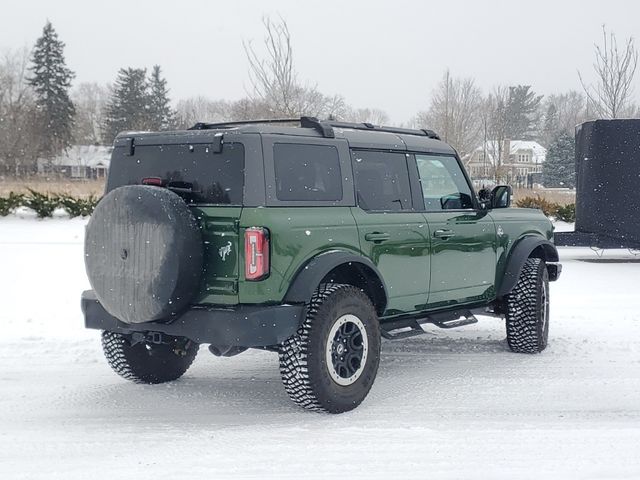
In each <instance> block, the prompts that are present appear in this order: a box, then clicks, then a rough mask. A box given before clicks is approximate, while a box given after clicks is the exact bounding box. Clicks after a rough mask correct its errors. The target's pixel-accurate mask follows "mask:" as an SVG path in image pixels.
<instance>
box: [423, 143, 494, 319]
mask: <svg viewBox="0 0 640 480" xmlns="http://www.w3.org/2000/svg"><path fill="white" fill-rule="evenodd" d="M415 159H416V163H417V166H418V174H419V177H420V184H421V186H422V194H423V196H424V203H425V213H424V216H425V218H426V220H427V223H428V224H429V230H430V232H431V233H430V234H431V288H430V292H429V307H430V308H438V307H444V306H452V305H457V304H463V303H474V302H479V301H483V300H486V299H487V298H490V297H491V296H493V295H494V293H495V285H494V283H495V274H496V261H497V255H496V229H495V225H494V223H493V220H492V219H491V217H490V216H489V215H487V212H486V211H485V210H479V209H475V208H474V206H475V205H474V201H473V196H472V193H471V187H470V186H469V182H468V181H467V179H466V177H465V175H464V173H463V171H462V167H461V166H460V164H459V162H458V159H457V158H456V157H455V156H453V155H423V154H416V155H415Z"/></svg>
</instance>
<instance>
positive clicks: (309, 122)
mask: <svg viewBox="0 0 640 480" xmlns="http://www.w3.org/2000/svg"><path fill="white" fill-rule="evenodd" d="M273 123H299V124H300V126H301V127H302V128H313V129H315V130H317V131H318V132H320V133H321V134H322V136H323V137H326V138H334V137H335V134H334V133H333V128H331V126H329V125H327V124H325V123H324V122H321V121H319V120H318V119H317V118H315V117H300V118H269V119H264V120H242V121H238V122H223V123H204V122H198V123H196V124H195V125H194V126H193V127H191V128H190V129H189V130H211V129H217V128H233V127H239V126H242V125H260V124H273Z"/></svg>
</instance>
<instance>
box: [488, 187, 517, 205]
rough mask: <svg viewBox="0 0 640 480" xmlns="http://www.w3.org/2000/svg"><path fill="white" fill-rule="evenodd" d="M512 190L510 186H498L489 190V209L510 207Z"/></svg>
mask: <svg viewBox="0 0 640 480" xmlns="http://www.w3.org/2000/svg"><path fill="white" fill-rule="evenodd" d="M512 192H513V191H512V189H511V186H510V185H498V186H497V187H495V188H494V189H493V190H491V198H490V202H489V208H509V207H510V206H511V195H512Z"/></svg>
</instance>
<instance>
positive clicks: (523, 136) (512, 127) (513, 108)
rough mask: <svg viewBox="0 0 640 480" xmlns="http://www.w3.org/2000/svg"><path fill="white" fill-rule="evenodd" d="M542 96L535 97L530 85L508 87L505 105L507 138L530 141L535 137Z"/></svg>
mask: <svg viewBox="0 0 640 480" xmlns="http://www.w3.org/2000/svg"><path fill="white" fill-rule="evenodd" d="M541 100H542V95H536V94H535V92H534V91H533V90H531V86H530V85H518V86H515V87H509V100H508V103H507V112H506V115H507V138H509V139H510V140H531V139H533V137H534V136H535V135H536V131H537V129H538V122H539V120H540V115H539V113H538V112H539V107H540V101H541Z"/></svg>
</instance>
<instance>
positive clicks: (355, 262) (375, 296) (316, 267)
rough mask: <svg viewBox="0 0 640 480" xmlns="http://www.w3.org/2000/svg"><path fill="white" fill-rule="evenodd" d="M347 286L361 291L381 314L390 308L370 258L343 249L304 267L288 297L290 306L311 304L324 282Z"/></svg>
mask: <svg viewBox="0 0 640 480" xmlns="http://www.w3.org/2000/svg"><path fill="white" fill-rule="evenodd" d="M332 282H334V283H347V284H349V285H353V286H355V287H358V288H361V289H362V290H363V291H364V293H365V294H366V295H367V296H368V297H369V298H370V299H371V301H372V302H373V305H374V307H375V309H376V312H377V313H378V315H382V314H383V313H384V311H385V309H386V306H387V299H388V294H387V287H386V285H385V283H384V280H383V279H382V275H381V273H380V271H379V270H378V268H377V267H376V266H375V265H374V263H373V262H372V261H371V260H369V259H368V258H366V257H362V256H359V255H356V254H354V253H350V252H345V251H341V250H331V251H328V252H323V253H321V254H319V255H316V256H315V257H313V258H312V259H311V260H309V261H308V262H307V263H306V264H305V265H303V266H302V267H301V268H300V269H299V270H298V272H297V273H296V275H295V276H294V280H293V282H292V283H291V285H290V286H289V289H288V290H287V293H286V295H285V297H284V301H285V302H286V303H307V302H309V300H310V299H311V297H312V296H313V292H315V290H316V289H317V288H318V285H320V284H321V283H332Z"/></svg>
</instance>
